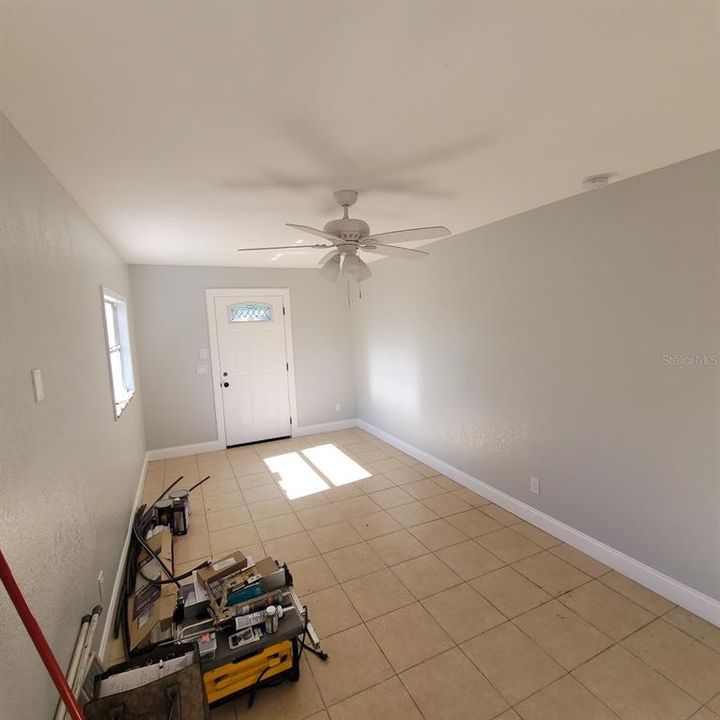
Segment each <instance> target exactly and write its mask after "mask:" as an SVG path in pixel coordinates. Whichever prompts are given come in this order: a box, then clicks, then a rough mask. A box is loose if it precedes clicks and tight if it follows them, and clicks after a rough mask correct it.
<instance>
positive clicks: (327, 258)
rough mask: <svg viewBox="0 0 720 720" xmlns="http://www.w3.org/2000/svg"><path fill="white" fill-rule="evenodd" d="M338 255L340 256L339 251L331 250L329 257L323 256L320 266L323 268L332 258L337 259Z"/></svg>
mask: <svg viewBox="0 0 720 720" xmlns="http://www.w3.org/2000/svg"><path fill="white" fill-rule="evenodd" d="M336 255H338V251H337V250H331V251H330V252H329V253H328V254H327V255H323V256H322V258H321V259H320V262H319V263H318V265H320V267H322V266H323V265H325V263H326V262H327V261H328V260H330V258H333V257H335V256H336Z"/></svg>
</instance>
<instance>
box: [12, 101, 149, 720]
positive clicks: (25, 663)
mask: <svg viewBox="0 0 720 720" xmlns="http://www.w3.org/2000/svg"><path fill="white" fill-rule="evenodd" d="M0 219H1V220H0V407H1V408H2V412H1V414H0V546H1V547H2V549H3V552H4V553H5V555H6V557H7V559H8V561H9V563H10V565H11V567H12V568H13V570H14V572H15V575H16V578H17V580H18V582H19V583H20V585H21V587H22V588H23V590H24V592H25V594H26V597H27V599H28V602H29V603H30V606H31V607H32V609H33V610H34V611H35V614H36V616H37V619H38V621H39V623H40V625H41V626H42V628H43V630H44V631H45V634H46V636H47V638H48V640H49V642H50V644H51V646H52V647H53V649H54V650H55V653H56V655H57V658H58V660H59V661H60V663H61V665H63V667H66V666H67V663H68V661H69V658H70V653H71V651H72V647H73V645H74V642H75V637H76V634H77V628H78V624H79V620H80V616H81V615H82V614H83V613H85V612H87V611H88V610H89V609H90V608H91V607H92V606H93V605H95V604H97V602H98V585H97V577H98V574H99V572H100V571H101V570H102V571H103V573H104V576H105V597H106V600H107V599H108V598H109V596H110V592H111V590H112V584H113V581H114V578H115V571H116V569H117V565H118V562H119V559H120V552H121V549H122V544H123V542H124V539H125V533H126V531H127V523H128V518H129V514H130V510H131V504H132V500H133V497H134V495H135V490H136V488H137V483H138V479H139V473H140V469H141V466H142V454H143V453H142V448H141V443H142V439H143V426H142V412H141V408H140V398H139V396H138V395H136V397H135V398H134V399H133V400H132V402H131V403H130V405H129V406H128V407H127V409H126V410H125V412H124V413H123V415H122V416H121V417H120V419H119V420H118V421H115V419H114V417H113V406H112V398H111V391H110V379H109V373H108V364H107V358H106V354H105V335H104V326H103V318H102V312H101V301H100V286H101V285H107V286H108V287H111V288H113V289H114V290H117V291H118V292H120V293H123V294H127V293H128V275H127V266H126V265H125V263H124V262H123V261H122V260H121V259H120V258H119V257H118V255H117V254H116V253H115V252H114V251H113V250H112V248H111V247H110V246H109V245H108V244H107V243H106V242H105V240H104V239H103V238H102V237H101V236H100V234H99V233H98V231H97V229H96V228H95V227H94V226H93V225H92V224H91V222H90V221H89V220H88V219H87V217H85V215H84V214H83V213H82V211H81V210H80V209H79V208H78V206H77V205H76V204H75V203H74V201H73V200H72V199H71V198H70V197H69V196H68V195H67V193H66V192H65V191H64V190H63V188H62V187H61V186H60V185H59V184H58V182H57V181H56V180H55V179H54V178H53V176H52V175H51V174H50V173H49V172H48V170H47V169H46V168H45V167H44V165H43V164H42V163H41V162H40V160H39V159H38V157H37V156H36V155H35V154H34V153H33V152H32V150H31V149H30V148H29V147H28V146H27V145H26V144H25V143H24V142H23V140H22V139H21V138H20V136H19V135H18V134H17V133H16V132H15V130H14V129H13V127H12V126H11V125H10V124H9V123H8V121H7V120H6V118H5V117H4V116H3V115H1V114H0ZM36 367H39V368H41V369H42V372H43V379H44V385H45V400H44V401H42V402H40V403H35V402H34V400H33V392H32V384H31V379H30V370H31V369H32V368H36ZM103 620H104V617H103ZM99 635H100V633H99V632H98V636H97V639H98V640H99ZM0 638H2V641H1V643H2V652H1V653H0V698H2V700H1V701H0V702H1V703H2V706H1V707H0V717H2V718H8V720H39V719H40V718H47V717H51V716H52V712H53V709H54V707H55V703H56V700H57V695H56V693H55V690H54V687H53V685H52V683H51V682H50V679H49V678H48V676H47V673H46V672H45V669H44V667H43V666H42V664H41V663H40V660H39V658H38V657H37V654H36V652H35V649H34V647H33V646H32V644H31V642H30V640H29V638H28V636H27V634H26V633H25V631H24V629H23V628H22V626H21V625H20V624H19V620H18V617H17V615H16V614H15V611H14V609H13V608H12V606H11V605H10V603H9V601H8V599H7V595H6V594H5V591H4V590H2V589H0Z"/></svg>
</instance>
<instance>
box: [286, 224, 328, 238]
mask: <svg viewBox="0 0 720 720" xmlns="http://www.w3.org/2000/svg"><path fill="white" fill-rule="evenodd" d="M285 224H286V225H287V226H288V227H291V228H294V229H295V230H302V231H303V232H306V233H310V234H311V235H317V236H318V237H321V238H325V239H326V240H330V241H331V242H337V240H338V238H337V237H336V236H335V235H331V234H330V233H326V232H325V231H324V230H316V229H315V228H311V227H308V226H307V225H295V224H294V223H285Z"/></svg>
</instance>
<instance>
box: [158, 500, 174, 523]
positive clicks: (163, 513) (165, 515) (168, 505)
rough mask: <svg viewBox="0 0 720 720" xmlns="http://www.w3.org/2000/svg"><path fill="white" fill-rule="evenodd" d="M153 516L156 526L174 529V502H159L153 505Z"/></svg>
mask: <svg viewBox="0 0 720 720" xmlns="http://www.w3.org/2000/svg"><path fill="white" fill-rule="evenodd" d="M153 514H154V517H155V524H156V525H167V526H168V527H170V528H172V523H173V502H172V500H168V499H163V500H158V501H157V502H156V503H155V505H153Z"/></svg>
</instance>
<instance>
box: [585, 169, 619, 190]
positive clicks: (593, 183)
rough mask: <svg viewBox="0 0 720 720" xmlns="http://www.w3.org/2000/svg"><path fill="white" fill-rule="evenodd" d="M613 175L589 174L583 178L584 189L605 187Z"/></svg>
mask: <svg viewBox="0 0 720 720" xmlns="http://www.w3.org/2000/svg"><path fill="white" fill-rule="evenodd" d="M611 177H613V173H598V174H597V175H588V176H587V177H585V178H583V181H582V186H583V190H585V191H587V190H597V189H599V188H601V187H605V186H606V185H607V184H608V182H610V178H611Z"/></svg>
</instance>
